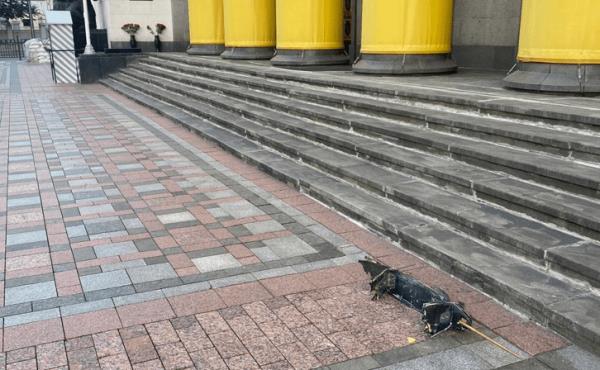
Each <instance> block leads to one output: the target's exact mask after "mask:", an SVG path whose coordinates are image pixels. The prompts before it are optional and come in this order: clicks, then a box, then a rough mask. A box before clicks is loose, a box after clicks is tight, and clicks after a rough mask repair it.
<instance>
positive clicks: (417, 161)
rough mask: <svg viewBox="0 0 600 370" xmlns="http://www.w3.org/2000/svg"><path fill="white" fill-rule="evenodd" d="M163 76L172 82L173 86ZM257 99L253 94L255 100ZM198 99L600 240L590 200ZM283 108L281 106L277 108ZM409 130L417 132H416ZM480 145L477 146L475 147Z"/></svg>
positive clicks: (598, 211) (209, 97)
mask: <svg viewBox="0 0 600 370" xmlns="http://www.w3.org/2000/svg"><path fill="white" fill-rule="evenodd" d="M123 72H124V73H126V74H128V75H130V76H132V77H134V78H139V79H143V80H145V81H149V82H152V83H162V86H166V87H168V85H171V84H173V83H174V82H172V81H176V80H180V79H182V80H183V83H185V84H193V85H194V86H196V85H198V84H200V85H201V87H204V88H205V89H206V88H211V91H216V92H220V91H221V92H222V91H224V90H226V91H227V92H229V95H234V96H236V97H237V96H238V95H242V96H243V97H248V95H249V93H248V92H247V91H240V90H244V89H242V88H231V87H227V86H217V85H214V84H211V85H206V84H204V83H202V82H201V81H197V80H196V78H195V77H188V76H178V75H176V74H174V73H170V74H169V73H168V72H165V71H160V70H151V71H149V72H152V73H153V74H152V75H149V74H143V73H141V72H140V71H138V70H125V71H123ZM161 76H162V77H165V78H169V81H167V80H165V79H164V78H162V77H161ZM184 77H185V78H184ZM187 90H188V87H183V86H179V88H178V93H181V94H186V93H187ZM252 94H253V93H252V92H250V95H252ZM194 97H195V98H196V99H200V100H202V101H204V102H207V103H209V104H211V105H215V106H217V107H220V108H223V109H229V110H233V111H234V112H236V113H238V114H244V115H245V116H247V117H252V118H253V119H256V120H260V121H261V122H263V123H267V124H269V125H272V126H275V127H278V128H280V129H283V130H287V131H291V132H294V133H295V134H299V135H303V136H305V137H309V138H311V139H313V140H317V141H319V142H321V143H325V144H327V145H330V146H333V147H335V148H336V149H339V150H343V151H346V152H348V153H352V154H356V155H359V156H363V157H367V158H370V159H371V160H375V161H377V162H379V163H382V164H384V165H387V166H390V167H396V168H402V169H403V170H406V169H408V170H409V172H410V173H411V174H413V175H417V176H420V177H422V178H425V179H427V180H431V179H433V180H434V182H436V183H438V184H440V185H443V186H447V185H451V186H452V187H455V188H457V189H459V190H461V191H463V192H465V193H467V194H473V193H476V194H477V195H478V196H479V197H481V198H486V199H488V200H491V201H494V202H496V203H501V204H503V205H504V206H507V207H508V208H512V209H517V210H518V211H520V212H525V213H529V214H530V215H532V216H534V217H536V218H540V219H542V220H544V221H549V222H553V223H555V224H557V225H560V226H561V227H565V228H567V229H569V230H573V231H575V232H578V233H582V234H584V235H587V236H590V237H593V238H596V239H600V203H598V202H595V201H592V200H590V199H586V198H582V197H577V196H572V195H569V194H567V193H564V192H557V191H554V190H552V189H549V188H546V187H541V186H537V185H535V184H531V183H529V182H524V181H521V180H517V179H511V178H507V176H505V175H502V174H499V173H496V172H493V171H489V170H485V169H481V168H478V167H476V166H470V165H466V164H464V163H459V162H453V161H449V160H447V159H442V158H440V157H436V156H434V155H431V154H428V153H420V152H415V151H412V150H407V149H404V148H402V147H398V146H397V145H395V144H391V143H386V142H382V141H381V140H377V139H375V138H369V137H364V136H357V135H352V134H349V133H348V132H347V131H340V130H336V129H334V128H330V127H327V126H323V125H315V124H312V122H306V121H304V120H302V119H299V118H297V117H292V116H289V115H286V116H285V117H286V120H285V122H283V121H282V120H281V114H280V113H279V112H274V111H272V110H265V109H261V108H260V107H256V106H254V105H250V104H248V103H245V102H243V101H235V104H232V103H231V102H230V101H229V100H227V99H226V98H224V97H221V96H218V95H216V94H212V93H209V92H207V91H206V90H203V91H202V92H200V93H199V94H197V95H195V96H194ZM263 99H265V100H267V101H269V102H276V101H278V100H283V101H282V102H281V104H285V106H286V107H295V108H297V107H298V105H299V104H300V103H298V104H291V103H290V102H289V101H288V100H285V99H284V98H278V97H266V96H262V97H261V103H264V104H266V103H265V102H264V101H263ZM273 104H275V103H273ZM278 107H280V106H275V107H273V108H278ZM280 111H281V109H280ZM306 111H307V112H308V111H310V108H309V107H307V108H306ZM294 112H296V110H294ZM338 118H339V117H338ZM376 125H379V126H383V125H386V123H385V122H383V123H379V124H378V123H373V127H375V126H376ZM392 125H393V126H398V125H395V124H390V125H388V126H390V129H395V130H397V131H403V130H404V128H403V127H401V126H400V127H391V126H392ZM408 128H409V129H412V128H411V127H408ZM419 134H421V133H419ZM475 144H476V143H473V145H475ZM532 194H535V196H532ZM548 199H553V202H548Z"/></svg>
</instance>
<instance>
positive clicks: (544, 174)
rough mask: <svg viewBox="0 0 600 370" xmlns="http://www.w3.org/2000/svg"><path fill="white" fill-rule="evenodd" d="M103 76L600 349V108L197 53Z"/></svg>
mask: <svg viewBox="0 0 600 370" xmlns="http://www.w3.org/2000/svg"><path fill="white" fill-rule="evenodd" d="M103 83H104V84H105V85H106V86H109V87H110V88H112V89H114V90H116V91H118V92H120V93H122V94H124V95H126V96H128V97H129V98H131V99H133V100H135V101H137V102H139V103H141V104H144V105H146V106H149V107H151V108H153V109H155V110H157V111H158V112H160V113H161V114H163V115H165V116H167V117H169V118H171V119H172V120H174V121H176V122H178V123H180V124H182V125H184V126H187V127H188V128H189V129H191V130H193V131H195V132H197V133H198V134H200V135H202V136H204V137H206V138H209V139H211V140H214V141H216V142H218V143H219V144H220V145H221V146H222V147H224V148H226V149H227V150H229V151H231V152H233V153H234V154H236V155H237V156H239V157H241V158H243V159H244V160H246V161H248V162H250V163H253V164H255V165H257V166H258V167H260V168H261V169H263V170H265V171H267V172H269V173H271V174H273V175H274V176H276V177H278V178H281V179H283V180H285V181H287V182H288V183H291V184H293V185H294V186H296V187H298V188H301V189H302V190H303V191H305V192H306V193H308V194H310V195H312V196H314V197H316V198H318V199H319V200H321V201H322V202H324V203H326V204H328V205H330V206H331V207H333V208H335V209H337V210H339V211H340V212H342V213H345V214H346V215H348V216H350V217H352V218H354V219H356V220H358V221H360V222H363V223H364V224H366V225H368V226H369V227H370V228H372V229H375V230H377V231H379V232H381V233H383V234H385V235H387V236H388V237H390V238H392V239H394V240H398V241H400V242H401V243H402V245H403V246H404V247H405V248H408V249H410V250H412V251H414V252H415V253H417V254H419V255H421V256H423V257H424V258H426V259H428V260H430V261H432V262H433V263H435V264H437V265H439V266H440V267H441V268H443V269H445V270H446V271H449V272H450V273H452V274H454V275H455V276H458V277H460V278H462V279H463V280H465V281H467V282H469V283H471V284H472V285H474V286H477V287H479V288H481V289H482V290H483V291H485V292H487V293H488V294H490V295H492V296H493V297H495V298H497V299H498V300H500V301H502V302H504V303H505V304H507V305H509V306H510V307H512V308H514V309H516V310H519V311H521V312H523V313H525V314H527V315H529V316H531V317H532V318H534V319H535V320H537V321H538V322H540V323H541V324H543V325H547V326H549V327H551V328H553V329H555V330H556V331H558V332H559V333H561V334H563V335H564V336H566V337H567V338H569V339H571V340H573V341H574V342H576V343H578V344H580V345H582V346H584V347H586V348H588V349H592V350H594V351H595V352H597V353H598V352H600V350H599V348H600V309H599V307H600V295H598V293H597V292H598V288H600V242H598V240H600V111H594V110H588V109H585V108H578V107H572V108H569V109H562V108H561V107H560V106H557V105H551V104H545V103H544V102H543V100H539V101H530V100H526V101H525V100H522V101H519V100H518V99H498V98H496V99H490V98H489V97H487V96H486V94H485V93H477V92H476V91H474V92H472V93H464V92H463V93H460V94H453V93H451V92H448V91H447V90H441V89H440V90H435V89H430V88H424V87H419V86H417V85H413V86H406V85H405V86H401V87H398V86H395V87H394V86H393V85H390V84H383V83H377V82H373V83H368V84H365V83H361V81H358V80H355V79H344V78H339V77H336V76H334V75H330V74H326V73H311V72H306V71H292V70H282V69H277V68H272V67H268V66H267V65H260V64H256V63H243V62H237V63H233V62H225V61H222V60H220V59H217V58H202V57H188V56H186V55H183V54H158V55H152V56H150V57H147V58H143V59H140V60H138V61H137V62H136V63H135V64H133V65H131V66H130V67H129V68H127V69H124V70H121V71H120V72H119V73H117V74H114V75H111V76H110V78H108V79H106V80H104V81H103ZM594 112H595V113H594Z"/></svg>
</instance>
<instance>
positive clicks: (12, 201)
mask: <svg viewBox="0 0 600 370" xmlns="http://www.w3.org/2000/svg"><path fill="white" fill-rule="evenodd" d="M40 203H41V199H40V197H39V196H38V195H35V196H30V197H19V198H11V197H9V198H8V201H7V206H8V208H16V207H26V206H34V205H38V204H40Z"/></svg>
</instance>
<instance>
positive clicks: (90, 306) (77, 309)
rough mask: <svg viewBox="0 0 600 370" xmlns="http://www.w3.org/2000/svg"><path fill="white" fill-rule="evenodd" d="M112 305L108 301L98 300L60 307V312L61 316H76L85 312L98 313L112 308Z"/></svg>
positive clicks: (110, 301)
mask: <svg viewBox="0 0 600 370" xmlns="http://www.w3.org/2000/svg"><path fill="white" fill-rule="evenodd" d="M113 307H114V304H113V302H112V300H110V299H100V300H96V301H90V302H84V303H79V304H74V305H68V306H62V307H61V308H60V312H61V315H62V316H72V315H78V314H81V313H86V312H93V311H100V310H104V309H107V308H113Z"/></svg>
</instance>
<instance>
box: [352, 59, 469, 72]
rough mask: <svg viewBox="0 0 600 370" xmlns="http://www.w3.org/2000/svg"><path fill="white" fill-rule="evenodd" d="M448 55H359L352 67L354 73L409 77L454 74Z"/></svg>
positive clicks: (454, 69)
mask: <svg viewBox="0 0 600 370" xmlns="http://www.w3.org/2000/svg"><path fill="white" fill-rule="evenodd" d="M457 68H458V67H457V65H456V62H455V61H454V60H452V58H451V57H450V54H395V55H390V54H361V55H360V57H359V59H358V61H357V62H356V63H354V65H353V66H352V70H353V71H354V72H356V73H364V74H378V75H410V74H428V73H429V74H431V73H451V72H456V69H457Z"/></svg>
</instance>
